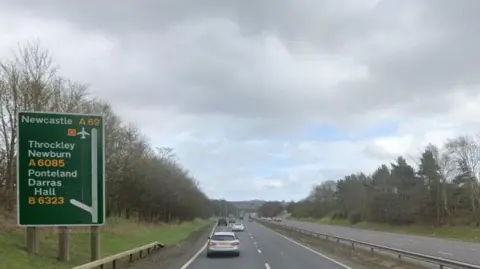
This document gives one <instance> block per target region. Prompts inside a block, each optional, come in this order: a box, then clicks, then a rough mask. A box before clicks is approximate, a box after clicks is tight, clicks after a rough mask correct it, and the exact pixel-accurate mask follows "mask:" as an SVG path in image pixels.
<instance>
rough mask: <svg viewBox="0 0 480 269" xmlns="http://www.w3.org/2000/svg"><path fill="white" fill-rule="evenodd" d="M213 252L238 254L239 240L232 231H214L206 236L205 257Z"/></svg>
mask: <svg viewBox="0 0 480 269" xmlns="http://www.w3.org/2000/svg"><path fill="white" fill-rule="evenodd" d="M215 254H233V255H235V256H240V240H239V239H238V237H237V236H236V235H235V233H234V232H216V233H214V234H213V235H212V236H211V237H209V238H208V245H207V257H212V256H213V255H215Z"/></svg>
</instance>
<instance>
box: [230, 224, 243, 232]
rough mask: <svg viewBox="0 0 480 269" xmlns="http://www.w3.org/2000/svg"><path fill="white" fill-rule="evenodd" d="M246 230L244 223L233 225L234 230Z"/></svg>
mask: <svg viewBox="0 0 480 269" xmlns="http://www.w3.org/2000/svg"><path fill="white" fill-rule="evenodd" d="M243 231H245V226H243V224H242V223H235V224H233V225H232V232H243Z"/></svg>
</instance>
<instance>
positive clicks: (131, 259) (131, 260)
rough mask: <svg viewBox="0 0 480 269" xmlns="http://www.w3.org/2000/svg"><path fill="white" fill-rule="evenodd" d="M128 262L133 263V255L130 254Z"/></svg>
mask: <svg viewBox="0 0 480 269" xmlns="http://www.w3.org/2000/svg"><path fill="white" fill-rule="evenodd" d="M129 262H133V254H130V260H129Z"/></svg>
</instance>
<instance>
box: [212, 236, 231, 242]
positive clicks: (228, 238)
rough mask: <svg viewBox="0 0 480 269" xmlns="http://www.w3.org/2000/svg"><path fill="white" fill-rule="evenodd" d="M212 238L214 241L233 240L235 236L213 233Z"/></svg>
mask: <svg viewBox="0 0 480 269" xmlns="http://www.w3.org/2000/svg"><path fill="white" fill-rule="evenodd" d="M212 240H214V241H233V240H235V236H233V235H225V234H222V235H218V234H217V235H214V236H212Z"/></svg>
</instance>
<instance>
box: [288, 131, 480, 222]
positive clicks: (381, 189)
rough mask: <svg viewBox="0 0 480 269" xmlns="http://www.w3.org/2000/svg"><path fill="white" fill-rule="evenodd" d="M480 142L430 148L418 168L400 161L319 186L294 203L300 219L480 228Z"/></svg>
mask: <svg viewBox="0 0 480 269" xmlns="http://www.w3.org/2000/svg"><path fill="white" fill-rule="evenodd" d="M479 176H480V136H478V135H477V136H460V137H457V138H455V139H451V140H448V141H447V142H446V143H445V145H443V146H442V147H438V146H435V145H432V144H430V145H428V146H427V147H426V148H425V149H424V150H423V152H422V153H421V155H420V156H419V158H418V160H416V161H415V163H414V164H413V165H412V164H409V163H408V162H407V161H406V160H405V158H403V157H402V156H399V157H398V158H397V159H396V160H395V161H394V162H392V163H390V164H388V165H387V164H382V165H380V166H379V167H378V168H377V169H376V170H375V171H374V172H373V173H372V174H370V175H367V174H365V173H362V172H360V173H355V174H351V175H347V176H345V177H343V178H342V179H340V180H337V181H326V182H323V183H321V184H318V185H315V186H314V187H313V188H312V190H311V191H310V194H309V195H308V196H307V197H306V198H305V199H303V200H301V201H299V202H292V203H290V204H289V205H288V206H287V210H288V211H289V212H290V213H291V214H292V215H293V216H294V217H300V218H305V217H313V218H324V217H330V218H333V219H349V220H350V222H351V223H357V222H361V221H371V222H380V223H389V224H397V225H408V224H413V223H421V224H428V225H444V224H449V225H456V224H457V225H475V226H478V225H479V224H480V185H479Z"/></svg>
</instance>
